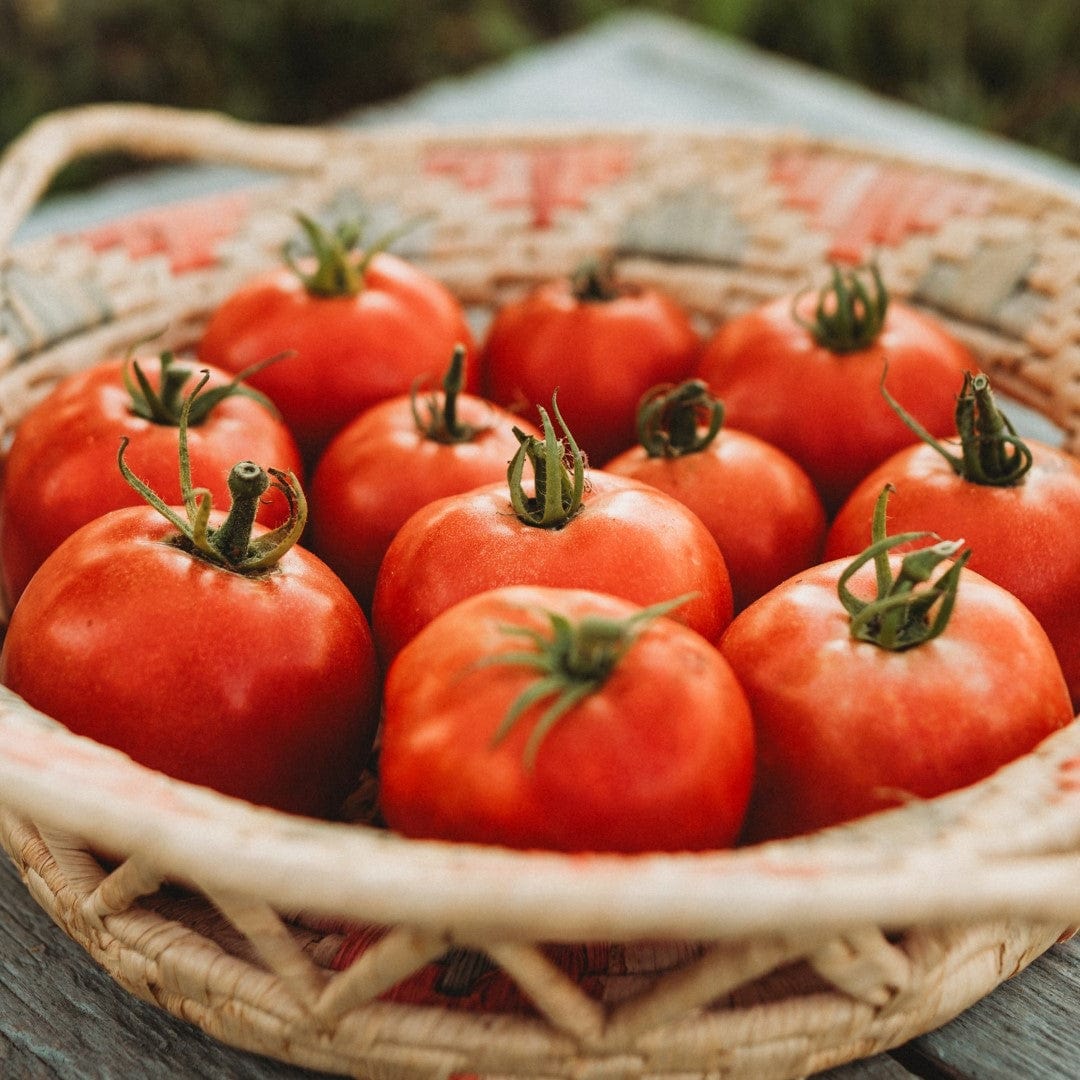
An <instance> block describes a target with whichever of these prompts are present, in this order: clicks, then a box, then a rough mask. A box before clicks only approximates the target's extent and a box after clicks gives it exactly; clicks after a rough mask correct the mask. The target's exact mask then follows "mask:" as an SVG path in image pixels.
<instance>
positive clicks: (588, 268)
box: [570, 259, 622, 304]
mask: <svg viewBox="0 0 1080 1080" xmlns="http://www.w3.org/2000/svg"><path fill="white" fill-rule="evenodd" d="M570 290H571V292H572V293H573V294H574V298H575V299H576V300H579V301H581V302H582V303H584V304H606V303H608V302H609V301H611V300H617V299H618V298H619V297H620V296H621V295H622V292H621V290H620V289H619V287H618V286H617V285H616V284H615V266H614V263H613V262H612V261H611V260H610V259H588V260H586V261H585V262H583V263H582V264H581V265H580V266H579V267H578V268H577V269H576V270H575V271H574V273H573V274H571V276H570Z"/></svg>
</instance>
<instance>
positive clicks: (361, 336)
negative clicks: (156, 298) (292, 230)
mask: <svg viewBox="0 0 1080 1080" xmlns="http://www.w3.org/2000/svg"><path fill="white" fill-rule="evenodd" d="M301 220H302V223H303V224H304V228H305V230H306V231H307V233H308V236H309V238H310V240H311V243H312V247H313V248H314V251H315V256H314V258H313V259H302V260H299V261H296V262H290V263H289V264H288V265H282V266H279V267H276V268H274V269H272V270H270V271H268V272H266V273H263V274H259V275H256V276H255V277H254V278H253V279H252V280H250V281H248V282H247V283H246V284H244V285H242V286H241V287H240V288H239V289H238V290H236V292H234V293H233V294H232V295H230V296H229V297H228V298H226V299H225V301H224V302H223V303H222V304H221V305H220V306H219V307H218V308H217V310H216V311H215V312H214V314H213V315H212V316H211V318H210V320H209V322H208V324H207V326H206V329H205V331H204V333H203V337H202V341H201V342H200V344H199V358H200V360H202V361H203V362H205V363H208V364H215V365H217V366H219V367H222V368H225V369H226V370H228V371H240V370H242V369H243V368H245V367H247V366H248V365H249V364H251V363H252V362H254V361H255V360H258V359H261V358H262V357H263V356H266V355H269V354H272V353H277V352H280V351H282V350H291V351H292V352H293V353H294V354H295V355H293V356H292V357H290V358H289V359H288V360H287V361H285V362H283V363H281V364H275V365H274V366H273V367H270V368H267V369H265V370H263V371H261V372H259V374H258V375H256V376H254V377H253V378H252V380H251V382H252V385H253V386H256V387H258V389H260V390H262V391H263V392H264V393H265V394H266V395H267V396H268V397H270V398H271V399H272V400H273V401H274V403H275V404H276V405H277V406H278V408H279V409H280V410H281V412H282V414H283V415H284V417H285V419H286V421H287V422H288V424H289V426H290V427H291V428H292V431H293V433H294V434H295V435H296V438H297V441H298V442H299V443H300V447H301V450H302V451H303V452H304V455H305V459H306V460H307V461H309V462H313V461H314V460H315V459H316V458H317V457H318V455H319V454H320V453H321V452H322V450H323V449H324V448H325V446H326V444H327V443H328V442H329V441H330V439H331V438H332V437H333V436H334V435H335V434H336V433H337V432H338V431H340V430H341V429H342V428H343V427H344V426H345V425H346V424H347V423H349V421H351V420H352V419H353V418H354V417H356V416H358V415H359V414H360V413H361V412H363V410H364V409H367V408H369V407H370V406H371V405H374V404H375V403H376V402H379V401H382V400H383V399H384V398H388V397H394V396H396V395H398V394H405V393H408V391H409V388H410V386H412V384H413V383H414V382H415V381H416V379H417V378H419V377H421V376H429V377H430V376H432V375H434V374H435V373H437V372H439V371H442V369H443V368H444V367H445V365H446V358H447V357H448V356H449V355H450V353H451V351H452V350H453V348H454V346H455V345H457V344H459V343H460V344H463V345H465V346H466V348H467V349H469V350H471V349H472V348H473V347H474V346H473V337H472V332H471V331H470V329H469V326H468V323H467V322H466V319H465V315H464V312H463V310H462V308H461V305H460V304H459V303H458V301H457V300H456V299H455V298H454V296H453V295H452V294H451V293H450V291H449V290H448V289H447V288H446V287H445V286H444V285H443V284H442V283H441V282H439V281H437V280H436V279H435V278H433V277H431V276H430V275H429V274H426V273H424V272H423V271H422V270H420V269H418V268H417V267H415V266H413V265H412V264H411V263H408V262H406V261H405V260H404V259H401V258H398V257H397V256H395V255H392V254H390V253H389V252H386V251H380V250H378V247H377V246H376V247H373V248H371V249H369V250H368V251H367V252H366V253H364V255H363V256H360V255H359V254H358V253H357V252H355V251H354V247H355V243H356V241H357V240H358V239H359V238H358V235H357V234H356V233H355V232H354V231H349V230H345V229H343V230H339V231H338V233H337V234H334V235H331V234H329V233H328V232H326V231H325V230H323V229H321V228H319V227H318V226H317V225H315V223H314V222H312V221H310V220H309V219H307V218H302V219H301ZM466 388H467V389H475V388H476V376H475V373H474V372H473V370H472V367H471V365H470V366H469V369H468V373H467V376H466Z"/></svg>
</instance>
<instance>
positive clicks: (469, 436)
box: [310, 349, 539, 610]
mask: <svg viewBox="0 0 1080 1080" xmlns="http://www.w3.org/2000/svg"><path fill="white" fill-rule="evenodd" d="M463 359H464V350H462V349H458V350H456V351H455V354H454V360H453V363H452V365H451V370H450V371H449V372H448V374H447V378H446V379H445V380H444V384H443V385H444V393H443V395H442V398H441V399H440V398H439V397H438V396H437V395H435V394H432V395H431V396H430V397H429V399H428V401H427V410H428V415H427V417H426V418H425V417H424V416H422V415H421V414H420V411H419V403H418V402H417V400H416V395H415V394H412V395H408V396H401V397H395V398H390V399H389V400H387V401H384V402H381V403H380V404H378V405H375V406H373V407H372V408H370V409H368V410H367V411H366V412H364V413H361V414H360V416H358V417H357V418H356V419H355V420H354V421H353V422H352V423H351V424H349V425H347V426H346V427H345V428H344V430H342V431H341V432H339V433H338V435H337V436H336V437H335V438H334V440H333V441H332V442H331V443H330V445H329V446H328V447H327V448H326V451H325V453H324V454H323V456H322V457H321V458H320V460H319V463H318V465H317V467H316V469H315V474H314V476H313V477H312V481H311V488H310V493H311V519H310V520H311V533H310V544H311V547H312V550H314V551H315V553H316V554H317V555H319V556H320V557H321V558H323V559H325V560H326V562H327V563H329V565H330V567H331V568H332V569H333V570H334V571H335V572H336V573H337V574H338V576H339V577H340V578H341V579H342V580H343V581H344V582H345V584H346V585H348V586H349V588H350V589H351V590H352V593H353V595H354V596H355V597H356V598H357V599H358V600H359V601H360V604H361V606H362V607H364V608H365V610H370V608H371V600H372V596H373V595H374V592H375V578H376V575H377V574H378V571H379V566H380V564H381V563H382V559H383V555H384V554H385V553H386V549H387V548H388V547H389V546H390V541H391V540H392V539H393V538H394V534H395V533H396V532H397V530H398V529H399V528H400V527H401V526H402V525H403V524H404V522H405V520H406V519H407V518H408V517H409V516H410V515H411V514H412V513H414V512H415V511H416V510H419V509H420V507H422V506H426V505H427V504H428V503H430V502H434V501H435V500H436V499H439V498H443V497H444V496H447V495H452V494H456V493H458V492H463V491H469V490H471V489H472V488H475V487H480V486H481V485H482V484H489V483H493V482H494V481H496V480H498V479H500V478H501V477H503V476H505V475H506V466H507V462H509V460H510V459H511V458H512V457H513V456H514V454H515V453H516V452H517V449H518V445H519V444H518V440H517V437H516V436H515V435H514V430H513V429H514V426H515V424H518V426H519V429H524V430H525V431H526V432H527V433H528V434H533V435H538V434H539V432H538V431H537V429H536V428H535V427H533V425H532V424H529V423H520V422H519V421H518V420H517V418H516V417H514V416H512V415H511V414H510V413H508V412H506V411H505V410H503V409H500V408H498V407H497V406H495V405H492V404H491V403H489V402H486V401H484V400H482V399H481V398H478V397H475V396H474V395H471V394H462V393H460V390H461V374H462V373H461V363H462V361H463Z"/></svg>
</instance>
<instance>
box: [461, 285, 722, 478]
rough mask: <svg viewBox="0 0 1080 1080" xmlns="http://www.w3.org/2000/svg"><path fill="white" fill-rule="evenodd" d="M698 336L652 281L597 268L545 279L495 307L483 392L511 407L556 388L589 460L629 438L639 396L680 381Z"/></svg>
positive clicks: (607, 454)
mask: <svg viewBox="0 0 1080 1080" xmlns="http://www.w3.org/2000/svg"><path fill="white" fill-rule="evenodd" d="M700 349H701V341H700V338H699V336H698V333H697V331H696V330H695V329H694V327H693V324H692V323H691V322H690V319H689V316H688V315H687V314H686V312H685V311H684V310H683V309H682V308H681V307H680V306H679V305H678V304H677V303H676V302H675V301H674V300H673V299H672V298H671V297H669V296H667V295H666V294H664V293H662V292H660V291H659V290H657V289H655V288H648V287H642V288H629V287H624V288H619V287H617V286H616V285H615V284H614V282H613V281H612V280H611V277H610V274H609V273H608V272H605V271H604V270H602V269H598V268H596V267H594V266H588V267H585V268H583V269H582V270H581V271H579V273H578V274H577V275H576V276H575V277H574V278H573V279H570V278H564V279H559V280H556V281H550V282H545V283H544V284H542V285H540V286H539V287H537V288H535V289H533V290H532V291H531V292H530V293H529V294H528V295H526V296H525V297H523V298H522V299H520V300H517V301H514V302H511V303H509V304H506V305H505V306H504V307H502V308H501V309H500V310H499V311H498V312H497V313H496V315H495V319H494V321H493V322H492V325H491V327H490V328H489V330H488V335H487V339H486V341H485V343H484V349H483V353H482V355H481V359H480V365H481V370H482V387H483V392H484V394H485V396H487V397H489V398H491V399H492V400H493V401H496V402H498V403H499V404H500V405H504V406H506V407H508V408H513V409H514V410H515V411H518V412H523V411H526V408H527V407H531V406H533V405H539V404H540V403H542V402H546V401H547V400H548V399H549V398H550V397H551V394H552V392H553V391H555V390H558V391H559V394H560V396H561V398H562V400H563V402H564V403H565V414H566V419H567V423H568V424H569V425H570V427H571V428H572V429H573V430H574V431H576V432H577V433H578V436H579V440H580V443H581V446H582V448H583V449H584V450H585V452H586V453H587V454H588V457H589V460H590V462H591V463H592V464H594V465H602V464H603V463H604V462H605V461H607V460H608V459H609V458H611V457H614V455H615V454H617V453H619V452H620V451H622V450H625V449H626V448H627V447H629V446H632V445H633V443H634V420H635V415H636V412H637V403H638V399H639V398H640V397H641V395H642V394H643V393H645V391H646V390H648V389H649V388H650V387H651V386H654V385H655V384H656V383H660V382H678V381H679V380H681V379H683V378H685V377H686V376H687V375H688V374H689V373H690V370H691V368H692V367H693V365H694V363H695V362H696V360H697V356H698V353H699V352H700Z"/></svg>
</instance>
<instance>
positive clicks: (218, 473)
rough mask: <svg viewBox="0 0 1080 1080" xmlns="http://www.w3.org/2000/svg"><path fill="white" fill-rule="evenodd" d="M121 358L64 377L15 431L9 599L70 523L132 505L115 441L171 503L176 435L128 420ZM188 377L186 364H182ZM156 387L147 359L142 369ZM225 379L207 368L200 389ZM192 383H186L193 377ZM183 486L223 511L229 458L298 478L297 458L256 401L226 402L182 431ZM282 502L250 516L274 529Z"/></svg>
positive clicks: (8, 487) (4, 517) (135, 499)
mask: <svg viewBox="0 0 1080 1080" xmlns="http://www.w3.org/2000/svg"><path fill="white" fill-rule="evenodd" d="M125 363H126V361H125V360H124V359H111V360H106V361H103V362H102V363H100V364H96V365H94V366H93V367H90V368H87V369H85V370H84V371H80V372H77V373H75V374H73V375H69V376H67V377H66V378H65V379H63V380H61V382H60V383H58V384H57V386H56V387H55V388H54V389H53V391H52V392H51V393H50V394H49V395H48V396H47V397H46V398H45V399H44V400H43V401H41V402H40V403H39V404H38V405H37V406H36V407H35V408H34V409H32V410H31V411H30V412H29V413H27V415H26V416H25V417H24V419H23V420H22V422H21V423H20V424H19V427H18V429H17V430H16V433H15V439H14V441H13V443H12V446H11V451H10V453H9V454H8V457H7V461H6V463H5V467H4V481H3V510H2V512H0V564H2V566H3V586H4V590H5V593H6V594H7V597H8V599H9V601H10V602H12V603H14V601H15V600H17V599H18V597H19V596H20V595H21V593H22V591H23V589H24V588H25V587H26V583H27V582H28V581H29V580H30V577H31V576H32V574H33V573H34V571H35V570H36V569H37V568H38V567H39V566H40V565H41V563H42V562H43V561H44V560H45V557H46V556H47V555H48V554H49V553H50V552H52V551H53V550H54V549H55V548H56V547H57V546H58V545H59V544H60V542H61V541H62V540H64V539H65V538H66V537H68V536H70V535H71V533H73V532H74V531H75V530H76V529H77V528H78V527H79V526H80V525H84V524H86V523H87V522H88V521H91V520H93V519H94V518H96V517H99V516H100V515H101V514H104V513H106V512H107V511H109V510H116V509H118V508H120V507H122V506H134V505H141V504H142V497H141V496H140V495H139V494H138V493H137V492H135V491H134V490H133V489H132V488H131V486H130V485H129V484H128V483H127V481H126V480H125V479H124V478H123V476H122V474H121V472H120V469H119V468H118V466H117V463H116V456H117V451H118V450H119V448H120V440H121V438H123V437H126V438H128V439H129V440H130V443H129V445H128V448H127V452H126V455H125V456H126V459H127V463H128V464H129V465H130V466H131V468H132V470H133V471H134V472H135V474H136V475H137V476H138V477H140V478H141V479H142V480H144V481H145V482H146V483H148V484H149V485H150V486H151V487H152V488H153V489H154V490H155V491H157V492H158V494H159V495H161V497H162V498H163V499H164V500H165V501H166V502H168V503H177V502H179V500H180V479H179V467H178V447H179V434H178V429H177V428H176V427H175V426H173V425H172V424H163V423H156V422H154V421H152V420H147V419H144V418H143V417H141V416H138V415H137V414H136V413H135V412H134V411H133V410H132V408H131V395H130V393H129V392H128V390H127V389H126V388H125V386H124V379H123V369H124V365H125ZM180 366H184V367H190V368H191V370H192V371H193V372H194V371H195V365H194V364H189V363H186V362H184V363H183V364H182V365H180ZM144 370H145V373H146V376H147V378H148V380H149V381H150V382H151V383H152V384H154V385H155V386H156V385H157V384H158V382H159V370H158V365H157V362H156V361H150V362H147V363H146V364H145V368H144ZM231 378H232V375H231V374H226V373H225V372H222V371H220V370H217V369H211V372H210V378H209V380H208V382H207V383H206V387H205V388H204V391H203V392H206V391H208V390H212V389H213V388H214V387H215V386H220V385H222V384H224V383H227V382H228V381H229V380H230V379H231ZM193 381H194V380H193ZM188 452H189V455H190V458H191V472H192V480H193V482H194V483H195V484H196V485H197V486H199V487H205V488H208V489H209V490H210V492H211V493H212V494H213V497H214V501H215V503H216V504H217V505H219V506H228V504H229V494H228V484H227V482H226V481H227V478H228V474H229V470H230V469H231V468H232V467H233V465H235V464H236V463H237V462H238V461H245V460H251V461H255V462H257V463H258V464H260V465H264V466H271V467H273V468H278V469H283V470H286V471H292V472H294V473H296V474H297V475H298V476H299V475H301V462H300V454H299V451H298V449H297V446H296V442H295V440H294V439H293V437H292V435H291V434H290V432H289V430H288V428H287V427H286V426H285V424H284V423H283V422H282V421H281V420H280V419H279V418H278V417H276V416H275V415H274V414H273V413H272V412H270V411H269V410H268V409H267V408H266V407H265V406H264V405H262V404H260V403H259V402H257V401H255V400H253V399H251V398H249V397H243V396H237V395H233V396H230V397H227V398H225V399H224V400H223V401H220V402H218V404H216V405H215V406H214V408H213V409H211V410H210V413H209V415H208V416H207V418H206V419H205V420H204V421H203V422H202V423H200V424H193V425H191V426H190V427H189V428H188ZM287 509H288V508H287V506H286V504H285V501H284V499H282V498H281V497H280V495H278V494H277V493H270V494H268V496H267V499H266V501H265V503H264V505H263V507H262V508H261V509H260V512H259V519H260V521H263V522H264V523H266V524H269V525H278V524H280V523H281V522H282V521H284V519H285V518H286V516H287Z"/></svg>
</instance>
